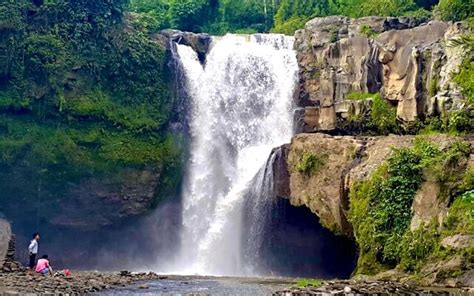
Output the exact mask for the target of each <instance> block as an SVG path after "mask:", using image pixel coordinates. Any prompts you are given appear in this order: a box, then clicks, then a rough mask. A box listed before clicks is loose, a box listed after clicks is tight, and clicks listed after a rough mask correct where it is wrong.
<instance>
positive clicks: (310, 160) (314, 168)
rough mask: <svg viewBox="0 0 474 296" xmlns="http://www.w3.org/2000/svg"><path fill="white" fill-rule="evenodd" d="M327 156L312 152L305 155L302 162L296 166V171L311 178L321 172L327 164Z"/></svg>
mask: <svg viewBox="0 0 474 296" xmlns="http://www.w3.org/2000/svg"><path fill="white" fill-rule="evenodd" d="M327 158H328V156H327V154H321V155H315V154H313V153H310V152H305V153H303V156H302V157H301V160H300V161H299V163H298V164H297V165H296V170H297V171H298V172H299V173H301V174H303V175H305V176H307V177H310V176H312V175H314V174H316V173H318V172H319V170H320V169H321V168H322V167H323V166H324V165H325V164H326V161H327Z"/></svg>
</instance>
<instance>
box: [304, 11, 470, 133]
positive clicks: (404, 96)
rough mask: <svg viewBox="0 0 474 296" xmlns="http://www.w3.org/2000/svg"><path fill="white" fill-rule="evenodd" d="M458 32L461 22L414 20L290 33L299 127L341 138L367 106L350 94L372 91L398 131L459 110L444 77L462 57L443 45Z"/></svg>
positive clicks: (322, 24)
mask: <svg viewBox="0 0 474 296" xmlns="http://www.w3.org/2000/svg"><path fill="white" fill-rule="evenodd" d="M463 31H464V29H463V25H462V24H461V23H456V24H451V23H444V22H439V21H430V22H424V21H423V20H418V19H414V18H384V17H366V18H361V19H349V18H346V17H339V16H332V17H326V18H316V19H313V20H311V21H309V22H308V23H307V24H306V26H305V28H304V29H303V30H299V31H297V32H296V35H295V37H296V42H295V48H296V50H297V58H298V63H299V65H300V87H299V90H298V93H297V95H296V98H295V99H296V102H297V104H298V105H299V106H301V107H303V108H305V111H304V112H303V120H302V122H303V123H304V124H303V126H302V127H301V129H302V130H303V131H305V132H314V131H334V130H345V131H346V132H347V129H348V127H347V122H348V121H351V120H353V119H354V116H355V117H359V116H360V114H361V113H364V110H366V109H369V110H370V105H371V104H370V102H368V101H367V100H354V99H353V98H350V95H351V94H353V93H365V94H375V93H380V94H381V95H382V97H383V98H384V99H385V100H387V101H388V102H390V104H391V105H393V106H394V108H395V107H396V116H397V119H398V121H399V122H400V123H402V125H408V124H409V123H413V122H415V121H417V120H423V119H425V118H426V117H429V116H439V115H440V114H443V113H445V112H449V111H452V110H459V109H461V108H462V107H463V101H462V95H461V92H460V90H459V88H458V87H457V86H456V85H455V84H454V83H453V82H452V81H451V79H450V75H451V73H452V72H453V71H456V70H457V69H458V67H459V65H460V63H461V61H462V51H461V50H459V49H456V48H452V47H449V46H448V44H449V42H448V41H449V40H451V39H452V38H453V37H455V36H458V35H459V34H460V33H462V32H463ZM348 98H350V99H351V101H348ZM369 101H370V100H369Z"/></svg>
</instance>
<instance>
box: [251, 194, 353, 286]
mask: <svg viewBox="0 0 474 296" xmlns="http://www.w3.org/2000/svg"><path fill="white" fill-rule="evenodd" d="M267 210H268V211H269V215H268V216H267V218H266V220H267V222H266V223H265V224H266V225H265V226H264V228H263V231H262V234H261V235H262V243H261V245H260V246H257V248H258V250H257V253H258V254H259V255H258V258H256V259H254V260H256V262H251V264H253V266H254V267H253V269H254V272H257V274H261V275H273V276H275V275H277V276H289V277H313V278H348V277H350V275H351V273H352V271H353V270H354V268H355V266H356V260H357V257H356V246H355V243H354V242H353V241H351V240H350V239H347V238H345V237H341V236H336V235H335V234H334V233H332V232H331V231H329V230H327V229H326V228H324V227H323V226H321V224H320V223H319V219H318V217H317V216H316V215H315V214H313V213H312V212H311V211H310V210H309V209H308V208H306V207H294V206H292V205H290V203H289V201H288V200H286V199H278V200H276V201H274V202H272V204H271V205H270V206H269V207H268V208H267ZM262 214H263V215H264V213H262ZM251 227H252V226H250V225H247V227H246V229H249V228H251ZM247 255H248V254H247ZM246 257H247V258H249V257H250V258H251V257H252V256H246Z"/></svg>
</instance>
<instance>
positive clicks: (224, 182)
mask: <svg viewBox="0 0 474 296" xmlns="http://www.w3.org/2000/svg"><path fill="white" fill-rule="evenodd" d="M292 48H293V38H291V37H286V36H283V35H273V34H265V35H259V34H256V35H251V36H242V35H226V36H224V37H220V38H215V39H214V40H213V44H212V47H211V51H210V52H209V54H208V56H207V59H206V61H207V62H206V65H205V66H203V65H201V63H200V62H199V60H198V57H197V55H196V53H195V52H194V51H193V50H192V49H191V48H190V47H188V46H185V45H178V53H179V57H180V60H181V63H182V65H183V68H184V71H185V74H186V75H185V76H186V79H187V88H188V93H189V94H190V96H191V98H192V114H191V119H190V127H191V136H192V144H191V160H190V164H189V167H188V171H187V175H186V177H185V181H184V188H183V230H182V238H181V252H180V256H179V257H180V258H181V260H179V261H180V263H179V266H180V267H181V268H180V272H182V273H192V274H195V273H197V274H214V275H242V274H245V273H246V270H247V264H246V262H244V260H243V259H242V258H243V257H242V253H243V252H242V242H241V237H242V236H241V233H242V231H245V230H243V229H242V217H243V215H242V210H243V204H244V198H245V195H246V193H247V192H248V190H249V186H251V184H252V180H253V179H254V177H255V176H256V174H257V173H258V171H259V170H260V169H261V168H262V167H263V166H264V165H265V162H266V161H267V159H268V157H269V155H270V152H271V150H272V148H274V147H277V146H280V145H282V144H284V143H287V142H289V141H290V138H291V136H292V131H293V105H292V95H293V90H294V87H295V85H296V79H297V70H298V66H297V62H296V55H295V52H294V51H293V49H292ZM183 266H184V270H183Z"/></svg>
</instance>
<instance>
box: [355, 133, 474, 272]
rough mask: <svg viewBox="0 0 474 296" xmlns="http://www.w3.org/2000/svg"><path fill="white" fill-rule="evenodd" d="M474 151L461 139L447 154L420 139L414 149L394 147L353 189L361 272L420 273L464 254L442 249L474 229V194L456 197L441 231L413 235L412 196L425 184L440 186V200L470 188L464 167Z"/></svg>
mask: <svg viewBox="0 0 474 296" xmlns="http://www.w3.org/2000/svg"><path fill="white" fill-rule="evenodd" d="M469 153H470V147H469V144H468V143H467V142H463V141H456V142H453V143H452V144H451V145H450V146H449V147H447V148H446V149H443V150H442V149H441V148H440V147H439V146H437V145H436V144H435V143H432V142H430V141H428V140H427V139H426V138H423V137H419V138H416V139H415V141H414V145H413V147H412V148H402V149H394V150H393V152H392V155H391V156H390V157H389V158H388V160H387V161H386V162H385V163H384V164H382V165H381V166H380V167H379V168H378V169H377V170H376V171H375V172H374V173H373V174H372V176H371V177H370V178H369V179H368V180H365V181H362V182H358V183H356V184H354V185H353V187H352V188H351V190H350V195H349V196H350V206H349V221H350V222H351V223H352V225H353V228H354V234H355V238H356V241H357V244H358V246H359V252H360V256H359V259H358V264H357V273H359V274H375V273H378V272H380V271H383V270H385V269H388V268H394V267H396V266H399V267H400V268H402V269H403V270H404V271H407V272H417V271H419V270H421V268H422V267H423V266H424V265H425V264H426V263H427V262H429V261H430V260H433V261H436V260H438V261H439V260H444V259H446V258H449V257H450V256H454V255H459V254H460V252H459V251H456V250H445V249H443V248H442V247H441V246H440V241H441V240H442V238H444V237H446V236H449V235H453V234H456V233H472V232H473V231H474V228H473V227H474V192H473V191H467V192H466V193H464V194H463V195H462V196H460V197H457V198H455V199H454V202H453V204H452V205H451V206H450V208H449V213H448V217H447V219H446V221H445V223H444V225H443V228H442V229H440V228H439V225H438V224H437V221H433V222H432V223H430V224H429V225H424V226H422V227H420V228H419V229H417V230H415V231H413V232H412V231H410V229H409V225H410V222H411V219H412V213H411V206H412V203H413V198H414V196H415V193H416V192H417V190H418V189H419V187H420V185H421V183H422V182H423V181H426V180H427V179H429V180H430V181H432V182H436V183H438V185H439V186H440V189H441V193H440V198H450V197H451V196H452V195H456V192H459V190H462V188H464V187H463V186H466V185H463V184H470V182H471V181H470V178H471V177H470V169H466V168H465V160H466V159H467V158H468V157H469ZM460 180H467V181H463V182H460ZM467 186H470V185H467ZM462 252H464V251H462ZM462 252H461V253H462ZM463 254H464V253H463ZM463 256H464V255H463Z"/></svg>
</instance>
